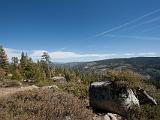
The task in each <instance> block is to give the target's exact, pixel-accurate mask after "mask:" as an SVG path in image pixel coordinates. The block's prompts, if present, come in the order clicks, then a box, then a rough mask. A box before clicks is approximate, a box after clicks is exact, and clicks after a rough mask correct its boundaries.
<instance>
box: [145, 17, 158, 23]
mask: <svg viewBox="0 0 160 120" xmlns="http://www.w3.org/2000/svg"><path fill="white" fill-rule="evenodd" d="M157 21H160V16H158V17H155V18H153V19H150V20H148V21H145V22H143V24H149V23H153V22H157Z"/></svg>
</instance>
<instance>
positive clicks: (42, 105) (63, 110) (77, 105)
mask: <svg viewBox="0 0 160 120" xmlns="http://www.w3.org/2000/svg"><path fill="white" fill-rule="evenodd" d="M0 109H1V110H0V119H12V120H14V119H18V120H28V119H30V120H33V119H34V120H64V119H67V118H71V119H72V120H91V119H92V117H93V114H92V112H91V111H90V110H88V109H86V106H85V105H84V103H83V102H82V101H80V100H79V99H78V98H76V97H74V96H73V95H71V94H67V93H65V92H62V91H59V90H54V89H40V90H35V91H25V92H21V93H17V94H15V95H13V96H10V97H8V98H3V99H1V100H0Z"/></svg>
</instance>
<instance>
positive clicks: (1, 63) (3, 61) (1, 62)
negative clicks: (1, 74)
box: [0, 46, 9, 72]
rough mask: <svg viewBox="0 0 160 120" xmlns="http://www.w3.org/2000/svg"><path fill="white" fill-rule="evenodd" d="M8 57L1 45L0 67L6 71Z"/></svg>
mask: <svg viewBox="0 0 160 120" xmlns="http://www.w3.org/2000/svg"><path fill="white" fill-rule="evenodd" d="M8 64H9V63H8V58H7V55H6V52H5V50H4V49H3V46H0V67H1V68H2V69H4V70H5V71H6V72H8Z"/></svg>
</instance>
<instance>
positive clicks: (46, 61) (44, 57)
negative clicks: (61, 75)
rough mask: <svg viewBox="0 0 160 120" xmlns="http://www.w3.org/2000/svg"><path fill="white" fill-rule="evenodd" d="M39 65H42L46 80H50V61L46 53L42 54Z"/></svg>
mask: <svg viewBox="0 0 160 120" xmlns="http://www.w3.org/2000/svg"><path fill="white" fill-rule="evenodd" d="M41 63H42V66H43V69H44V71H45V74H46V76H47V77H48V78H51V73H52V72H51V68H50V63H51V61H50V56H49V54H48V53H47V52H43V55H42V58H41Z"/></svg>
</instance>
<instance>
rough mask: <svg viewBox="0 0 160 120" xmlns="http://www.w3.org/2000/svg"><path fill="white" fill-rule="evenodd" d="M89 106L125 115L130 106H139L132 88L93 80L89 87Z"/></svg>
mask: <svg viewBox="0 0 160 120" xmlns="http://www.w3.org/2000/svg"><path fill="white" fill-rule="evenodd" d="M89 98H90V106H91V107H93V108H95V109H101V110H106V111H109V112H113V113H117V114H119V115H122V116H125V115H126V114H127V112H128V110H129V109H130V108H132V107H133V106H135V105H136V106H139V100H138V99H137V98H136V96H135V94H134V93H133V91H132V89H129V88H127V87H125V86H117V85H115V84H114V83H112V82H109V81H103V82H94V83H91V85H90V87H89Z"/></svg>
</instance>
